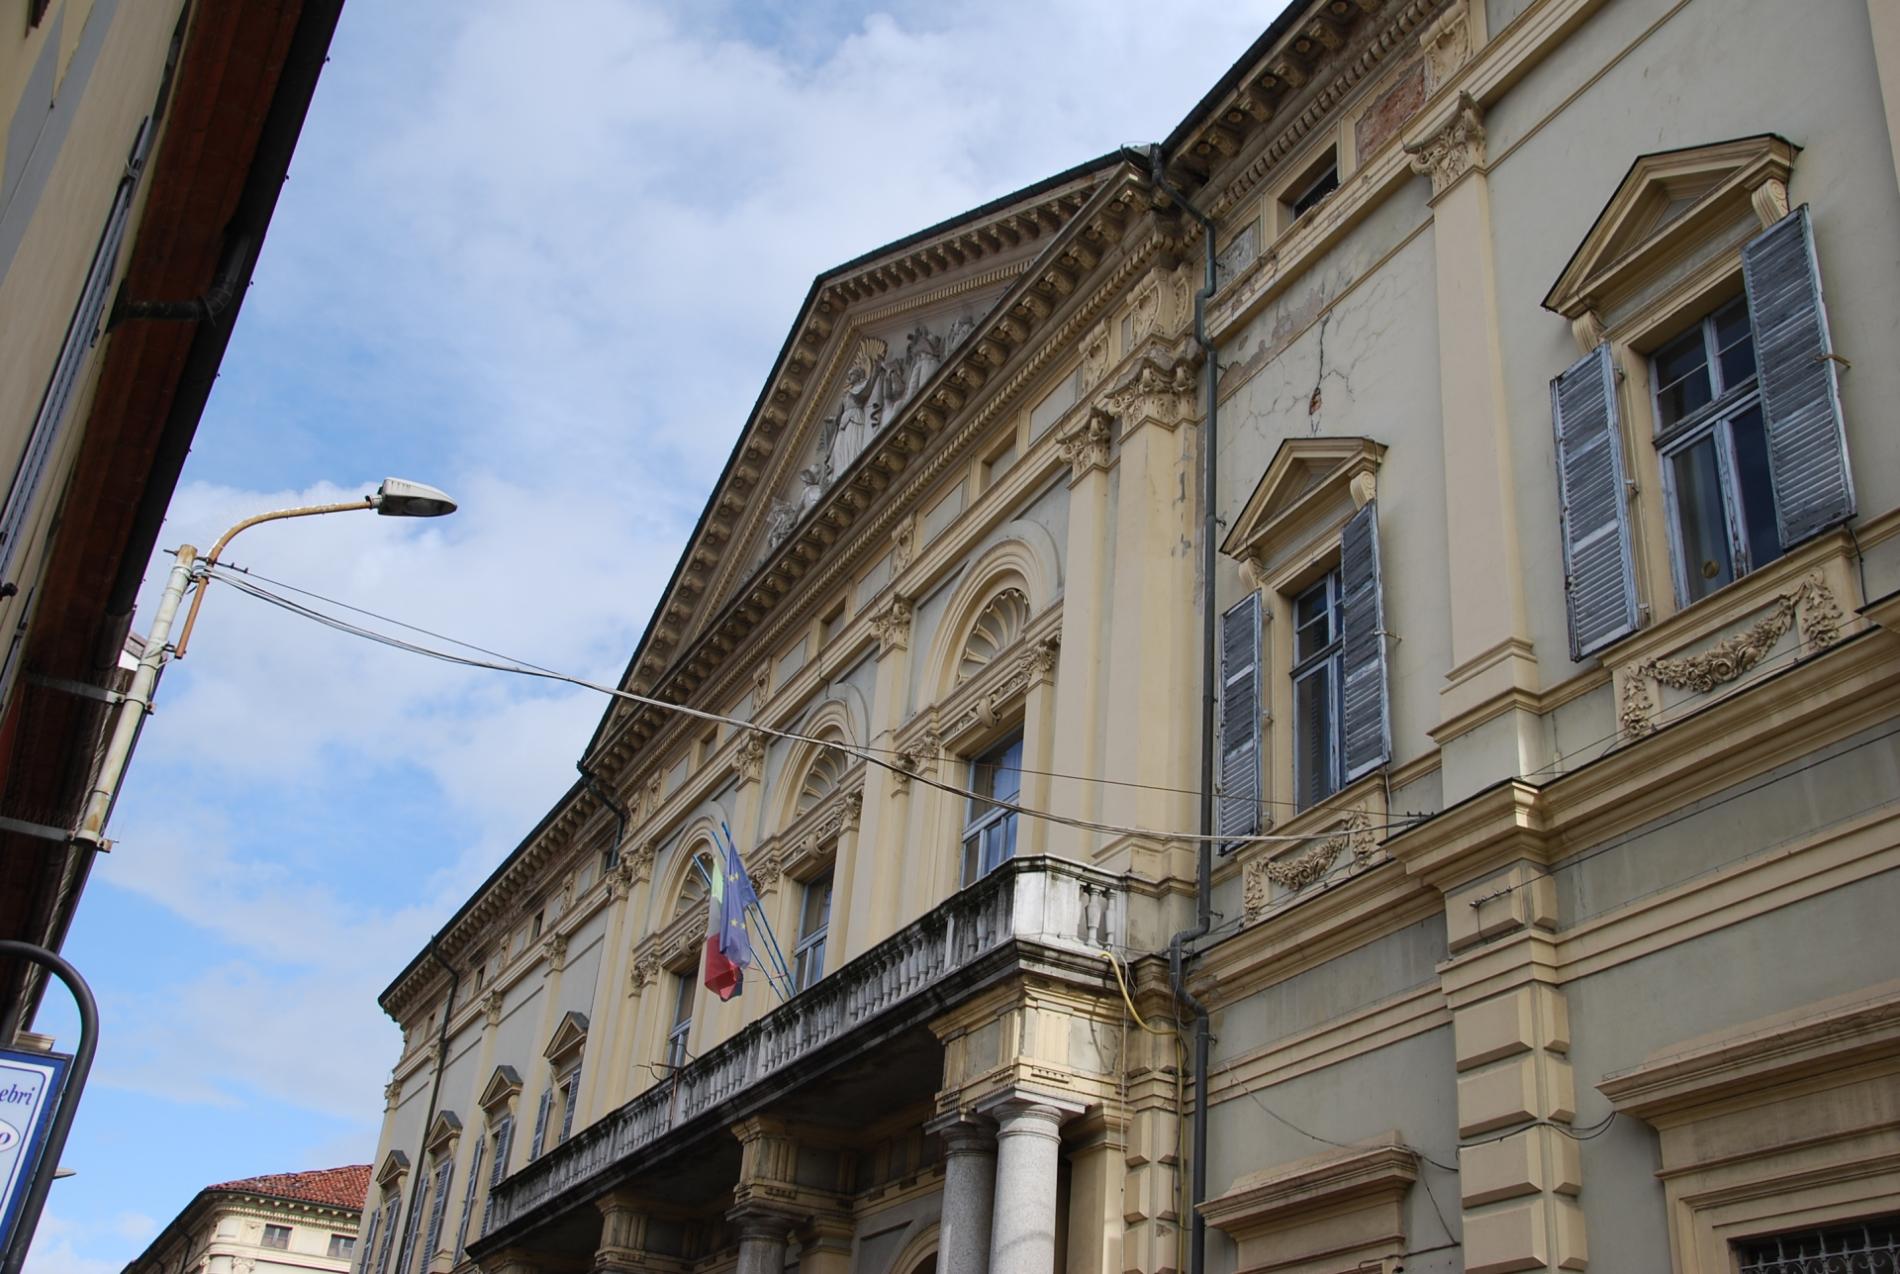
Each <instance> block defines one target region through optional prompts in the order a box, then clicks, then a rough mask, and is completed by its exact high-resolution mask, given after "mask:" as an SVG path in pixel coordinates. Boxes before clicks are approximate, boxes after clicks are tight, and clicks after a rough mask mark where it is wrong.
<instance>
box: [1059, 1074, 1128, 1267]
mask: <svg viewBox="0 0 1900 1274" xmlns="http://www.w3.org/2000/svg"><path fill="white" fill-rule="evenodd" d="M1064 1147H1065V1153H1066V1154H1067V1156H1068V1160H1069V1227H1068V1241H1067V1243H1066V1244H1065V1245H1064V1246H1065V1252H1066V1259H1065V1261H1064V1268H1065V1270H1066V1271H1067V1272H1068V1274H1123V1272H1124V1271H1125V1270H1127V1269H1129V1268H1131V1267H1130V1266H1129V1265H1127V1264H1126V1263H1124V1261H1123V1258H1122V1227H1123V1225H1124V1224H1125V1221H1124V1219H1123V1215H1124V1206H1125V1205H1124V1202H1123V1181H1124V1173H1125V1172H1126V1162H1127V1149H1128V1148H1127V1144H1126V1139H1125V1137H1124V1135H1123V1129H1122V1127H1121V1125H1120V1123H1119V1122H1118V1121H1117V1120H1114V1119H1112V1118H1111V1117H1110V1116H1109V1114H1108V1112H1107V1111H1106V1110H1105V1109H1102V1108H1097V1109H1095V1110H1092V1111H1090V1112H1089V1113H1088V1114H1086V1115H1083V1116H1082V1117H1081V1118H1079V1119H1076V1120H1073V1121H1071V1123H1070V1124H1069V1126H1068V1128H1067V1129H1065V1134H1064Z"/></svg>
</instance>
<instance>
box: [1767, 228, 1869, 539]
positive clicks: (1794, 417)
mask: <svg viewBox="0 0 1900 1274" xmlns="http://www.w3.org/2000/svg"><path fill="white" fill-rule="evenodd" d="M1742 279H1743V283H1744V285H1745V286H1746V288H1747V290H1748V313H1749V321H1750V324H1751V325H1752V327H1753V328H1754V336H1755V360H1756V363H1757V365H1758V375H1759V376H1760V379H1761V406H1762V415H1763V417H1764V418H1765V421H1766V430H1767V434H1768V468H1769V472H1770V474H1771V475H1772V477H1773V481H1774V493H1775V517H1776V521H1777V524H1778V529H1779V532H1780V538H1781V545H1782V547H1783V548H1791V547H1793V546H1794V545H1796V544H1799V543H1800V542H1801V541H1803V540H1805V539H1808V538H1810V537H1812V536H1814V535H1816V534H1818V533H1819V532H1821V531H1824V530H1826V529H1827V528H1829V527H1831V526H1837V525H1839V524H1840V523H1842V522H1845V521H1846V520H1847V519H1849V518H1851V517H1853V516H1854V480H1853V474H1852V472H1851V471H1850V469H1849V467H1848V462H1847V434H1846V430H1845V427H1844V425H1843V424H1842V421H1841V396H1840V384H1839V379H1838V376H1837V373H1836V368H1835V362H1834V348H1833V345H1832V344H1831V342H1830V341H1829V339H1828V331H1827V310H1826V309H1825V307H1824V306H1823V305H1822V303H1821V273H1820V270H1819V268H1818V266H1817V265H1816V262H1815V256H1814V225H1813V221H1812V218H1811V217H1810V215H1809V212H1808V208H1807V205H1805V204H1803V205H1802V206H1801V207H1799V208H1796V209H1795V210H1794V211H1793V212H1791V213H1789V214H1788V215H1787V216H1785V217H1783V218H1782V219H1781V220H1780V221H1777V222H1776V223H1775V224H1774V225H1772V226H1770V227H1769V228H1768V229H1767V230H1765V231H1763V232H1762V233H1761V234H1760V235H1758V236H1756V238H1754V239H1753V240H1751V241H1750V242H1749V243H1748V245H1747V246H1746V247H1744V248H1743V249H1742Z"/></svg>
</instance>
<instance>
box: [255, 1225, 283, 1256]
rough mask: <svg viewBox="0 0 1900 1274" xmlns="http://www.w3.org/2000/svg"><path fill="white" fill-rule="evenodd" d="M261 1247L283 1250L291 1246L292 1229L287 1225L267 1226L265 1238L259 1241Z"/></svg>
mask: <svg viewBox="0 0 1900 1274" xmlns="http://www.w3.org/2000/svg"><path fill="white" fill-rule="evenodd" d="M258 1245H259V1246H260V1247H274V1248H277V1249H278V1250H280V1251H281V1250H283V1249H285V1248H288V1247H289V1246H290V1227H289V1226H287V1225H267V1226H265V1227H264V1237H263V1238H261V1239H259V1240H258Z"/></svg>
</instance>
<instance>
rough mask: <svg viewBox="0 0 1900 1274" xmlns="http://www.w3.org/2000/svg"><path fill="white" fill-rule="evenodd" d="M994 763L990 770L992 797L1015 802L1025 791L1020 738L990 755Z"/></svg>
mask: <svg viewBox="0 0 1900 1274" xmlns="http://www.w3.org/2000/svg"><path fill="white" fill-rule="evenodd" d="M990 758H991V760H992V761H993V762H994V765H993V767H992V768H991V770H990V774H991V776H992V777H991V782H992V783H993V784H994V786H992V787H991V788H990V795H992V796H995V797H997V798H999V799H1001V800H1005V801H1013V800H1015V799H1016V798H1017V797H1018V796H1020V795H1022V790H1023V741H1022V740H1021V739H1020V738H1018V739H1015V740H1013V741H1012V742H1011V743H1009V744H1008V745H1007V746H1005V747H1003V748H1000V749H998V750H997V751H995V752H992V753H991V754H990Z"/></svg>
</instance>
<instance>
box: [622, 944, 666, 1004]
mask: <svg viewBox="0 0 1900 1274" xmlns="http://www.w3.org/2000/svg"><path fill="white" fill-rule="evenodd" d="M659 976H660V957H659V956H658V955H656V954H654V953H653V952H651V951H649V952H647V953H646V954H644V955H642V956H641V957H640V958H639V959H637V960H635V961H634V962H633V970H632V971H631V972H630V973H629V974H628V975H627V989H628V990H629V991H631V992H632V993H633V994H635V995H638V994H639V993H640V992H641V991H643V990H645V989H646V988H647V987H650V986H652V985H653V983H654V981H655V980H656V979H657V978H658V977H659Z"/></svg>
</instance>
